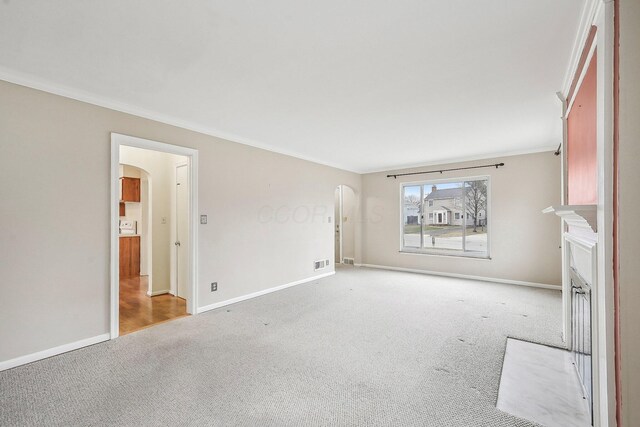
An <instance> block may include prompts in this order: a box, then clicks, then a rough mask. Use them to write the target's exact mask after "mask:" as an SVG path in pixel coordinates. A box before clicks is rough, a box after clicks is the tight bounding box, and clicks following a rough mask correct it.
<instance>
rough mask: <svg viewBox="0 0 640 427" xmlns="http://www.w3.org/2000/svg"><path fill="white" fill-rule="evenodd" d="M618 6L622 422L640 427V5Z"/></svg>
mask: <svg viewBox="0 0 640 427" xmlns="http://www.w3.org/2000/svg"><path fill="white" fill-rule="evenodd" d="M619 1H620V111H619V120H620V127H619V131H620V136H619V150H620V151H619V197H618V200H619V215H620V216H619V236H620V239H619V249H620V251H619V262H620V271H619V287H620V288H619V289H620V295H619V301H620V332H621V344H622V348H621V350H622V351H621V358H622V375H621V379H622V420H623V425H624V426H626V427H635V426H639V425H640V406H639V405H638V404H637V401H638V396H640V357H639V356H638V355H639V354H640V334H639V333H638V330H639V329H638V328H639V326H640V310H639V309H638V306H639V305H640V281H639V279H640V262H638V254H640V166H639V162H640V120H639V118H640V80H639V79H638V76H639V75H640V2H638V1H637V0H619Z"/></svg>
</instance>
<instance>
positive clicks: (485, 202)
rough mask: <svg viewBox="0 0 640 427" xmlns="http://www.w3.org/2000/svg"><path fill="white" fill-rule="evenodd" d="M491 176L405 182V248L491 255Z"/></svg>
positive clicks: (403, 216)
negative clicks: (489, 189) (489, 218)
mask: <svg viewBox="0 0 640 427" xmlns="http://www.w3.org/2000/svg"><path fill="white" fill-rule="evenodd" d="M488 187H489V178H488V177H481V178H465V179H459V180H447V181H440V180H439V181H433V182H422V183H411V184H403V185H402V187H401V191H402V206H401V210H402V219H403V221H402V230H401V233H402V236H401V240H402V251H405V252H421V253H433V254H442V255H460V256H471V257H484V258H488V257H489V229H488V225H489V224H488V212H489V191H488Z"/></svg>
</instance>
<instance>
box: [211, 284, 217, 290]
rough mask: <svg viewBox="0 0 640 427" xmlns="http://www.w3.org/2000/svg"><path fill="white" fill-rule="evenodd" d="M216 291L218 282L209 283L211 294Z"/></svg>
mask: <svg viewBox="0 0 640 427" xmlns="http://www.w3.org/2000/svg"><path fill="white" fill-rule="evenodd" d="M217 290H218V282H211V292H215V291H217Z"/></svg>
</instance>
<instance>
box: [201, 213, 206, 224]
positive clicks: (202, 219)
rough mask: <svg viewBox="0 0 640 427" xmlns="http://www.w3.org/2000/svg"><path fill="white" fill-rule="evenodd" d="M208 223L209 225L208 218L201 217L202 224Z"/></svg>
mask: <svg viewBox="0 0 640 427" xmlns="http://www.w3.org/2000/svg"><path fill="white" fill-rule="evenodd" d="M206 223H207V216H206V215H200V224H206Z"/></svg>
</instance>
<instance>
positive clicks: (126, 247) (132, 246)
mask: <svg viewBox="0 0 640 427" xmlns="http://www.w3.org/2000/svg"><path fill="white" fill-rule="evenodd" d="M139 275H140V236H120V278H125V277H135V276H139Z"/></svg>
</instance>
